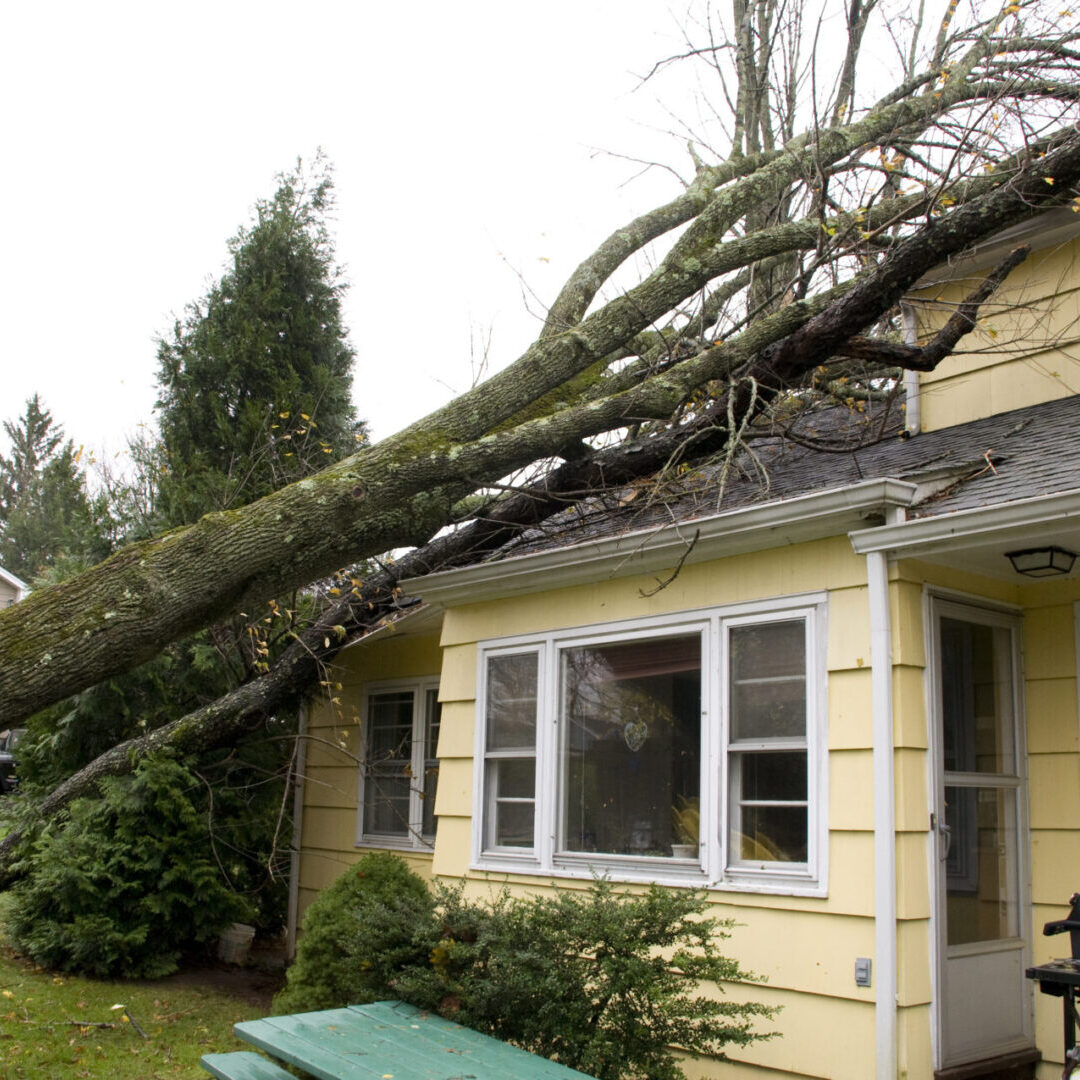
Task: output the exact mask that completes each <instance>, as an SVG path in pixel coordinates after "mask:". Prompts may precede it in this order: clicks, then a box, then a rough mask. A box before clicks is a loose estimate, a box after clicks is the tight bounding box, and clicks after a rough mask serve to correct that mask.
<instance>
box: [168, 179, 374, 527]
mask: <svg viewBox="0 0 1080 1080" xmlns="http://www.w3.org/2000/svg"><path fill="white" fill-rule="evenodd" d="M332 206H333V198H332V182H331V177H330V170H329V168H328V166H327V165H326V164H325V162H324V161H323V160H322V159H321V158H319V159H317V161H316V165H315V168H314V170H313V171H312V173H311V175H307V174H306V173H305V172H304V170H303V168H302V166H301V165H299V164H298V165H297V168H296V169H295V170H294V171H293V172H291V173H288V174H284V175H282V176H280V177H279V186H278V189H277V191H276V192H275V193H274V195H273V197H272V198H270V199H268V200H261V201H259V202H258V203H257V204H256V207H255V220H254V221H253V222H252V223H251V224H250V225H248V226H245V227H242V228H241V229H240V231H239V232H238V233H237V234H236V236H234V237H233V238H232V240H230V241H229V251H230V253H231V256H232V259H231V265H230V267H229V269H228V270H227V271H226V273H225V274H224V275H223V276H222V278H221V280H220V281H219V282H218V283H217V284H216V285H214V286H213V287H212V288H211V289H210V290H209V292H207V294H206V295H205V296H203V297H202V298H201V299H199V300H196V301H195V302H194V303H192V304H190V305H189V306H188V309H187V312H186V315H185V317H184V318H183V319H182V320H177V322H176V324H175V325H174V327H173V331H172V334H171V336H170V337H168V338H164V339H162V340H161V342H160V344H159V348H158V362H159V372H158V381H159V386H160V397H159V400H158V403H157V407H158V409H159V410H160V414H159V426H160V431H161V442H162V450H163V453H164V458H165V464H166V471H165V472H164V475H163V476H162V478H161V482H160V506H161V509H162V511H163V514H164V517H165V520H166V521H167V523H168V524H169V525H178V524H184V523H187V522H190V521H194V520H195V519H197V518H198V517H200V516H201V515H202V514H204V513H206V512H208V511H211V510H218V509H225V508H228V507H235V506H238V505H242V504H244V503H247V502H251V501H252V500H254V499H257V498H259V497H260V496H262V495H266V494H268V493H269V492H271V491H273V490H274V489H275V488H278V487H280V486H281V485H282V484H284V483H287V482H289V481H291V480H295V479H297V478H299V477H301V476H304V475H306V474H308V473H310V472H315V471H317V470H318V469H321V468H324V467H325V466H326V465H327V464H328V463H330V462H332V461H335V460H337V459H338V458H340V457H343V456H345V455H346V454H348V453H351V452H352V451H354V450H355V449H356V445H357V442H358V441H360V440H361V439H362V438H363V434H364V427H363V425H362V424H360V423H357V421H356V416H355V412H354V409H353V407H352V405H351V403H350V389H351V381H352V365H353V359H354V355H355V354H354V352H353V349H352V347H351V346H350V345H349V342H348V338H347V333H346V330H345V327H344V325H343V323H342V318H341V300H342V296H343V294H344V291H345V283H344V281H343V278H342V274H341V271H340V269H339V268H338V267H337V266H336V265H335V262H334V248H333V243H332V240H331V237H330V234H329V232H328V229H327V225H326V218H327V215H328V214H329V213H330V211H331V210H332Z"/></svg>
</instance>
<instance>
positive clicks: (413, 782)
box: [360, 686, 442, 847]
mask: <svg viewBox="0 0 1080 1080" xmlns="http://www.w3.org/2000/svg"><path fill="white" fill-rule="evenodd" d="M441 710H442V706H441V705H440V704H439V701H438V690H437V688H436V687H434V686H429V687H423V686H409V687H402V688H400V689H394V690H386V691H375V692H372V693H370V694H368V698H367V714H366V721H365V732H364V741H365V755H364V767H363V778H362V787H363V798H362V802H361V806H362V819H361V830H360V831H361V835H362V836H363V837H364V838H365V839H368V840H375V841H387V842H390V843H394V844H395V845H396V844H403V845H406V846H412V847H430V845H431V843H432V841H433V840H434V838H435V793H436V789H437V787H438V780H439V760H438V757H437V751H436V748H437V746H438V738H439V721H440V716H441Z"/></svg>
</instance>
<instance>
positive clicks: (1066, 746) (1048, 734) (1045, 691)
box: [1024, 678, 1080, 754]
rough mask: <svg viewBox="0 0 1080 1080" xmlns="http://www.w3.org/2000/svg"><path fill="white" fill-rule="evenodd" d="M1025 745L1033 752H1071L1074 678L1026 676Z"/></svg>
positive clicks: (1075, 746)
mask: <svg viewBox="0 0 1080 1080" xmlns="http://www.w3.org/2000/svg"><path fill="white" fill-rule="evenodd" d="M1024 689H1025V693H1026V695H1027V706H1026V713H1027V745H1028V752H1029V753H1033V754H1055V753H1067V754H1075V753H1076V752H1077V750H1078V749H1080V746H1078V727H1077V715H1076V679H1074V678H1058V679H1029V680H1028V681H1027V684H1026V686H1025V688H1024Z"/></svg>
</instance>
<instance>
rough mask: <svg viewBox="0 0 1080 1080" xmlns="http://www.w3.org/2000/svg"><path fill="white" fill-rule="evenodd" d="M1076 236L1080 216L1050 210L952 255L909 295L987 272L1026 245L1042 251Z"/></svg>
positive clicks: (924, 276)
mask: <svg viewBox="0 0 1080 1080" xmlns="http://www.w3.org/2000/svg"><path fill="white" fill-rule="evenodd" d="M1076 236H1080V215H1078V214H1076V213H1074V212H1073V211H1072V210H1071V209H1070V208H1069V207H1064V206H1063V207H1058V208H1057V209H1055V210H1048V211H1046V213H1044V214H1038V215H1036V216H1035V217H1032V218H1028V219H1027V220H1026V221H1021V222H1019V223H1017V224H1016V225H1010V226H1009V228H1007V229H1003V230H1002V231H1001V232H1000V233H996V234H995V235H994V236H989V237H987V238H986V239H985V240H983V241H981V242H980V243H978V244H976V245H974V247H972V248H969V249H968V250H966V251H962V252H960V253H959V254H958V255H954V256H952V257H951V258H950V259H949V260H948V262H945V263H942V264H941V265H940V266H935V267H934V269H933V270H930V271H929V272H928V273H926V274H924V275H923V276H922V277H921V278H919V280H918V281H916V282H915V284H914V285H912V286H911V288H910V289H909V290H908V292H909V293H917V292H918V291H919V290H920V289H928V288H930V287H931V286H933V285H940V284H943V283H944V282H946V281H954V280H956V279H957V278H962V277H966V276H967V275H968V274H970V273H972V272H973V271H982V270H987V269H989V268H990V267H992V266H994V265H996V264H997V263H999V262H1001V260H1002V259H1003V258H1004V257H1005V256H1006V255H1008V253H1009V252H1010V251H1012V250H1013V249H1014V248H1018V247H1020V246H1021V245H1022V244H1029V245H1030V246H1031V248H1032V250H1033V251H1041V250H1042V249H1043V248H1048V247H1054V246H1056V245H1057V244H1064V243H1067V242H1068V241H1070V240H1072V239H1073V238H1075V237H1076Z"/></svg>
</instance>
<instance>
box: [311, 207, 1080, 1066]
mask: <svg viewBox="0 0 1080 1080" xmlns="http://www.w3.org/2000/svg"><path fill="white" fill-rule="evenodd" d="M1019 231H1020V232H1026V233H1027V234H1028V238H1029V239H1030V240H1031V241H1032V242H1033V243H1034V244H1035V246H1036V247H1037V248H1038V250H1037V251H1036V252H1035V253H1034V254H1033V255H1032V256H1030V257H1029V259H1028V260H1027V261H1026V262H1025V263H1024V264H1022V265H1021V266H1020V267H1019V268H1018V269H1017V270H1016V271H1015V272H1014V273H1013V275H1012V276H1011V278H1010V279H1009V281H1008V282H1007V283H1006V286H1005V288H1004V290H1003V292H1002V293H1001V294H999V296H998V298H997V299H996V300H995V303H994V304H993V305H992V306H991V308H989V309H987V311H985V312H984V314H983V315H982V316H981V318H980V329H979V331H977V332H976V333H975V334H973V335H971V336H970V337H969V338H967V339H965V340H964V342H962V345H963V347H964V348H965V349H967V350H969V351H967V352H964V353H961V354H958V355H956V356H954V357H951V358H949V359H948V360H946V361H945V362H944V363H942V364H941V366H940V368H939V369H938V370H937V371H935V372H934V373H932V374H929V375H924V376H921V377H913V378H911V379H910V380H909V382H908V385H907V409H908V416H907V421H906V423H905V421H904V420H903V419H901V418H900V417H899V416H893V417H889V416H882V415H880V414H878V413H876V412H871V413H870V414H869V415H867V414H864V413H852V414H846V413H843V414H837V413H833V414H830V415H827V416H825V417H822V418H810V419H808V420H807V421H805V423H806V424H811V423H812V424H821V425H827V429H828V432H829V434H830V435H831V436H833V437H836V436H837V435H843V434H844V433H846V434H847V435H848V436H850V437H851V438H852V440H853V442H852V448H851V450H850V452H847V453H842V454H837V453H824V452H821V451H819V450H815V449H811V448H808V447H811V446H813V437H812V436H813V435H814V432H813V431H811V430H809V429H808V428H800V427H799V426H798V425H796V427H795V430H794V431H793V432H790V433H787V434H785V433H778V434H777V435H776V436H775V437H773V438H769V439H762V440H758V441H755V443H754V455H755V458H756V461H757V462H759V463H760V465H761V466H763V467H764V472H762V471H761V470H760V469H759V468H758V464H756V463H755V461H754V460H751V459H750V458H749V457H744V458H743V459H742V461H741V465H740V468H738V469H736V470H735V471H734V472H733V473H732V474H731V475H730V476H729V477H728V478H727V481H726V486H725V487H724V490H723V493H722V496H721V493H720V485H719V477H718V471H717V470H715V469H703V470H701V471H700V472H698V473H694V474H691V475H689V476H685V477H682V478H680V481H679V485H678V486H677V487H672V488H670V489H669V490H668V491H667V492H666V493H665V497H664V499H663V500H662V501H658V502H655V504H653V505H644V504H646V503H648V501H649V500H648V499H646V498H645V497H640V498H638V499H634V500H629V499H626V498H624V499H622V500H612V501H611V503H607V502H603V501H600V500H596V501H594V502H592V503H589V504H586V505H585V506H584V507H583V508H582V509H581V510H580V511H575V512H574V513H572V514H567V515H565V517H564V520H562V521H561V522H559V523H558V528H557V529H548V530H545V531H544V532H542V533H541V532H537V533H536V534H534V535H526V536H524V537H522V538H520V539H519V540H517V541H515V542H514V543H513V544H511V545H509V546H508V547H507V548H506V549H504V550H503V551H501V552H500V553H499V554H498V556H497V557H495V558H492V559H489V560H487V561H484V562H481V563H477V564H475V565H472V566H467V567H464V568H461V569H456V570H452V571H448V572H445V573H439V574H434V575H432V576H430V577H427V578H424V579H423V580H422V581H417V582H414V583H412V590H413V591H414V592H415V593H417V594H418V595H421V596H422V598H423V600H424V605H423V606H422V607H421V608H420V609H419V610H417V611H416V613H415V614H413V615H411V616H409V617H408V618H405V619H403V620H402V621H401V622H400V623H399V624H398V625H397V626H396V628H395V630H394V632H393V633H378V634H375V635H372V636H371V637H369V638H368V639H365V640H364V641H362V642H360V643H358V644H356V645H355V646H353V647H350V648H349V649H348V650H346V651H345V652H344V653H343V654H342V655H341V657H340V668H339V671H338V674H337V675H336V678H337V679H340V681H341V682H342V684H343V686H344V689H343V690H342V691H341V692H340V693H338V694H337V695H336V696H337V697H338V698H340V704H334V703H328V702H320V703H318V704H316V705H314V706H313V707H312V709H311V713H310V717H309V733H310V734H311V735H312V736H313V738H312V739H311V740H310V741H309V742H308V744H307V749H306V766H305V768H304V770H303V775H304V784H303V793H302V798H301V800H300V806H299V809H300V819H301V827H300V836H301V844H300V852H299V857H298V860H297V865H296V873H295V875H294V884H295V886H296V895H297V897H298V907H300V908H302V907H303V906H304V905H306V904H307V903H308V902H309V901H310V899H311V897H312V896H313V895H314V893H315V892H316V891H317V890H318V889H320V888H322V887H323V886H324V885H326V884H327V883H328V882H329V881H331V880H332V879H333V878H334V877H336V876H337V875H338V874H339V873H340V872H341V870H342V869H343V867H344V866H345V865H346V864H347V863H349V862H350V861H351V860H353V859H355V858H356V857H357V855H358V854H359V853H361V852H363V851H366V850H369V849H372V848H383V849H386V848H389V849H392V850H395V851H399V852H401V853H402V854H403V855H404V856H405V857H406V858H407V859H409V860H410V861H411V863H412V864H413V865H414V866H415V867H416V868H417V869H418V870H419V871H420V872H422V873H424V874H428V875H433V876H438V877H442V878H445V879H452V880H459V879H463V880H465V881H466V882H467V883H468V886H469V888H470V889H475V890H486V889H489V888H490V887H492V883H497V884H501V883H503V882H509V883H510V885H511V886H512V887H513V888H514V889H519V890H530V889H543V888H546V887H549V885H550V884H551V883H552V882H553V881H557V882H559V883H560V884H563V885H567V886H573V884H574V883H575V882H583V881H588V880H589V879H590V877H591V876H592V875H594V874H596V873H603V874H607V875H609V876H610V877H612V878H613V879H615V880H618V881H625V882H630V883H633V882H647V881H658V882H662V883H666V884H669V885H671V887H673V888H678V887H683V886H699V887H705V888H706V889H708V891H709V896H710V899H711V900H712V902H713V903H714V904H715V908H716V912H717V914H719V915H721V916H730V917H733V918H734V919H735V920H736V922H737V923H739V924H740V926H739V928H738V929H737V931H736V932H735V935H734V937H733V938H732V939H731V941H730V942H729V943H728V944H729V945H730V949H731V951H732V953H733V954H734V955H736V956H737V957H738V959H739V961H740V962H741V963H742V964H744V965H745V966H746V967H747V968H749V969H751V970H753V971H756V972H758V973H760V974H761V975H763V976H766V977H767V979H768V982H767V984H764V985H755V986H752V987H741V986H736V987H728V988H727V992H728V993H730V994H733V995H736V996H742V995H747V996H749V997H752V998H755V999H759V1000H764V1001H767V1002H769V1003H772V1004H775V1005H779V1006H782V1007H783V1011H782V1012H781V1013H780V1014H779V1017H778V1019H777V1020H776V1021H775V1027H776V1029H777V1030H779V1031H780V1032H781V1033H782V1036H783V1037H782V1038H778V1039H774V1040H771V1041H768V1042H765V1043H760V1044H758V1045H754V1046H751V1047H749V1048H746V1049H736V1050H734V1051H733V1052H732V1058H733V1059H735V1061H734V1062H730V1063H723V1064H720V1063H717V1062H711V1061H703V1062H700V1063H693V1064H692V1065H690V1066H688V1073H689V1075H691V1076H701V1077H721V1076H723V1077H725V1078H728V1077H730V1078H732V1080H735V1078H746V1080H750V1078H755V1080H765V1078H767V1077H781V1076H783V1077H828V1078H830V1080H866V1078H867V1077H873V1076H876V1077H878V1078H879V1080H881V1078H888V1080H894V1078H897V1077H907V1078H911V1080H922V1078H929V1077H934V1076H939V1077H943V1078H944V1077H950V1078H956V1080H958V1078H960V1077H984V1078H989V1077H1006V1076H1009V1077H1032V1076H1038V1077H1040V1078H1043V1080H1048V1078H1049V1077H1053V1076H1058V1075H1060V1072H1061V1068H1062V1066H1061V1064H1060V1062H1061V1058H1062V1040H1061V1014H1060V1000H1059V999H1057V998H1049V997H1045V996H1042V995H1040V994H1038V993H1037V992H1035V991H1034V990H1033V987H1032V985H1031V983H1030V982H1029V981H1027V980H1026V979H1025V978H1024V969H1025V967H1026V966H1028V965H1030V964H1032V963H1033V962H1038V961H1041V960H1043V959H1045V958H1048V957H1049V956H1052V955H1055V954H1058V955H1060V954H1061V953H1062V952H1066V953H1067V951H1068V945H1067V939H1063V938H1052V939H1046V938H1043V937H1042V936H1041V933H1040V931H1041V927H1042V925H1043V923H1044V922H1046V921H1047V920H1049V919H1053V918H1060V917H1063V916H1064V913H1065V910H1066V908H1065V905H1066V901H1067V899H1068V897H1069V895H1070V894H1071V893H1073V892H1074V891H1080V723H1078V715H1080V713H1078V682H1077V666H1078V658H1080V650H1078V645H1077V640H1078V631H1077V627H1078V622H1080V571H1078V570H1075V569H1073V561H1072V560H1073V556H1074V555H1075V554H1076V553H1080V357H1078V353H1077V347H1076V345H1075V342H1076V340H1077V330H1076V328H1077V327H1078V326H1080V266H1078V260H1080V240H1078V239H1077V236H1078V234H1080V218H1077V216H1075V215H1071V214H1069V213H1068V212H1065V214H1064V215H1057V216H1052V217H1049V218H1046V219H1042V220H1041V221H1040V222H1039V223H1037V224H1036V225H1034V226H1027V227H1024V228H1023V229H1021V230H1019ZM1008 242H1010V238H1009V237H1006V238H1005V239H1004V240H1003V241H1002V243H1008ZM1013 242H1015V240H1014V241H1013ZM993 260H994V251H993V250H992V249H987V250H984V251H982V252H979V253H976V254H975V255H974V256H973V257H972V259H971V260H970V261H969V263H968V264H967V265H954V266H951V267H947V268H943V269H942V270H941V272H940V273H938V274H936V275H933V277H932V279H928V280H927V281H925V282H923V283H922V284H921V287H920V288H919V289H918V290H917V291H916V293H915V294H914V295H913V296H912V297H910V299H909V301H908V303H907V311H908V316H909V323H910V326H911V328H912V332H913V333H916V332H923V333H925V332H926V331H927V330H928V329H932V328H933V327H934V326H935V325H937V324H939V323H940V321H941V320H942V319H943V318H944V317H945V316H946V315H947V314H948V312H949V311H951V310H952V306H953V305H954V304H955V303H956V301H957V300H958V299H959V298H961V297H962V296H963V295H965V293H966V292H967V291H968V290H969V289H970V281H965V280H964V278H965V277H967V276H969V275H972V276H973V275H974V274H975V272H976V271H978V270H981V269H983V268H984V267H985V266H987V265H989V264H991V263H992V262H993ZM878 423H884V424H886V425H888V424H893V428H892V429H890V430H891V432H892V433H891V434H888V435H887V436H886V437H885V438H883V439H882V440H881V441H878V442H876V443H874V444H872V445H866V446H863V447H862V448H858V446H857V443H858V441H859V440H863V441H865V435H866V432H867V429H868V427H869V426H872V425H874V424H878ZM905 427H906V428H907V430H906V431H903V430H902V429H903V428H905ZM904 436H906V437H904ZM765 476H767V481H766V480H765ZM676 567H680V569H679V572H678V573H677V574H674V575H673V570H674V569H675V568H676ZM669 578H670V579H671V580H670V581H669V582H668V583H667V584H666V586H665V587H659V585H660V583H661V582H664V581H666V580H667V579H669ZM436 786H437V794H436ZM1040 1053H1041V1056H1042V1060H1041V1061H1038V1058H1039V1055H1040Z"/></svg>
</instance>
